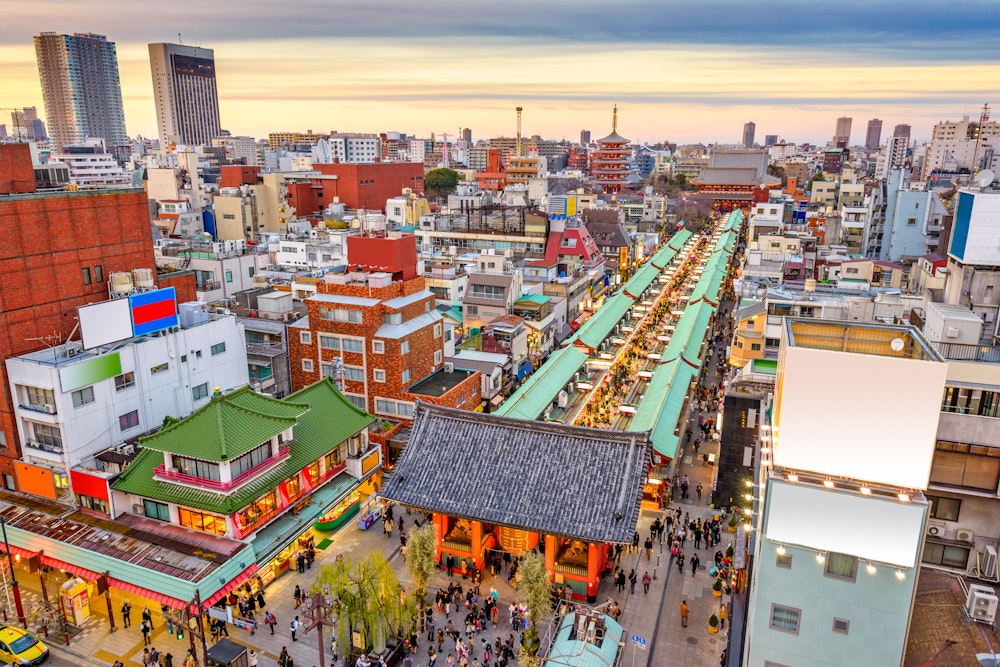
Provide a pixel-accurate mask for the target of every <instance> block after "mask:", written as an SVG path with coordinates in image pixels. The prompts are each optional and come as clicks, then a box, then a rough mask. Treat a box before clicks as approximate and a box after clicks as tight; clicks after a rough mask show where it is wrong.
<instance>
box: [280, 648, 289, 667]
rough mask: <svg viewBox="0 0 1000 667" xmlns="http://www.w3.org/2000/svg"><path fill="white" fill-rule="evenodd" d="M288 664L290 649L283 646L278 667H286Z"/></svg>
mask: <svg viewBox="0 0 1000 667" xmlns="http://www.w3.org/2000/svg"><path fill="white" fill-rule="evenodd" d="M287 664H288V647H287V646H282V647H281V653H279V654H278V667H285V666H286V665H287Z"/></svg>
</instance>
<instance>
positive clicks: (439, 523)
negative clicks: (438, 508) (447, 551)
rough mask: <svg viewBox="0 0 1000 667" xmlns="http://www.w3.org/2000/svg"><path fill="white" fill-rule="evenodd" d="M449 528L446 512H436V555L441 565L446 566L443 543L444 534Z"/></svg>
mask: <svg viewBox="0 0 1000 667" xmlns="http://www.w3.org/2000/svg"><path fill="white" fill-rule="evenodd" d="M447 529H448V517H447V516H445V515H444V514H437V513H435V514H434V555H435V556H437V559H438V562H439V563H440V567H442V568H443V567H445V562H444V561H445V558H444V554H442V553H441V545H442V543H443V542H444V534H445V533H446V532H447Z"/></svg>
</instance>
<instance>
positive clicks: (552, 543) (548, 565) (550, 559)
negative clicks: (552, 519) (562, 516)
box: [545, 535, 559, 583]
mask: <svg viewBox="0 0 1000 667" xmlns="http://www.w3.org/2000/svg"><path fill="white" fill-rule="evenodd" d="M558 548H559V538H558V537H555V536H554V535H546V536H545V571H546V572H548V573H549V583H552V582H553V581H555V578H556V550H557V549H558Z"/></svg>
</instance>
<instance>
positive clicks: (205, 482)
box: [153, 444, 291, 493]
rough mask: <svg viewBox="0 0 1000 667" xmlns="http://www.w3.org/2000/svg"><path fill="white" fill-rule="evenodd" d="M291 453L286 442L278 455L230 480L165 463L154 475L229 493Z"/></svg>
mask: <svg viewBox="0 0 1000 667" xmlns="http://www.w3.org/2000/svg"><path fill="white" fill-rule="evenodd" d="M290 455H291V448H290V447H289V446H288V445H287V444H286V445H284V446H282V447H279V448H278V455H277V456H272V457H271V458H269V459H268V460H266V461H261V462H260V463H259V464H257V465H255V466H254V467H253V468H250V469H249V470H247V471H246V472H244V473H242V474H240V475H237V476H236V477H234V478H233V479H232V480H230V481H228V482H220V481H217V480H214V479H205V478H204V477H196V476H194V475H188V474H186V473H183V472H179V471H177V470H173V469H168V468H167V467H166V465H165V464H161V465H158V466H156V467H155V468H154V469H153V476H154V477H156V478H158V479H162V480H168V481H171V482H177V483H179V484H190V485H191V486H197V487H201V488H203V489H211V490H212V491H219V492H221V493H228V492H229V491H232V490H233V489H235V488H237V487H239V486H240V485H241V484H243V483H244V482H246V481H247V480H249V479H250V478H251V477H254V476H255V475H258V474H260V473H262V472H264V471H265V470H268V469H269V468H273V467H274V466H276V465H278V464H279V463H282V462H284V461H286V460H287V459H288V458H289V456H290Z"/></svg>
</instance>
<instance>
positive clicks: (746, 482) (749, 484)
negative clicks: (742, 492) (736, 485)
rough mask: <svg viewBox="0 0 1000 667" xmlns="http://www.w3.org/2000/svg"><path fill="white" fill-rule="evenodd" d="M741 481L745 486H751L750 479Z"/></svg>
mask: <svg viewBox="0 0 1000 667" xmlns="http://www.w3.org/2000/svg"><path fill="white" fill-rule="evenodd" d="M743 483H744V484H746V485H747V486H753V482H752V481H750V480H749V479H748V480H747V481H745V482H743Z"/></svg>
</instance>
